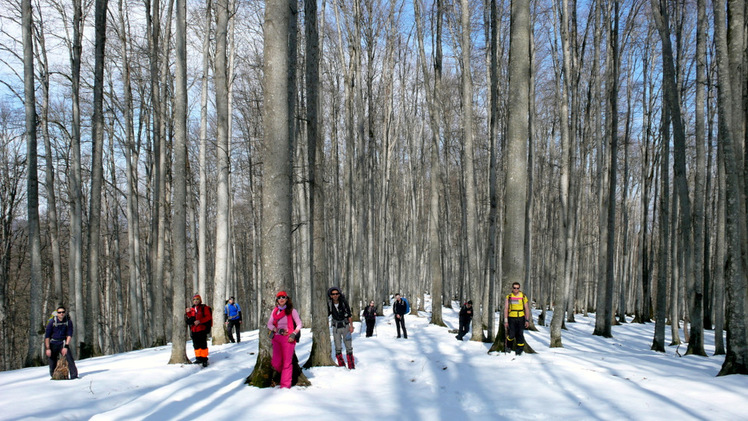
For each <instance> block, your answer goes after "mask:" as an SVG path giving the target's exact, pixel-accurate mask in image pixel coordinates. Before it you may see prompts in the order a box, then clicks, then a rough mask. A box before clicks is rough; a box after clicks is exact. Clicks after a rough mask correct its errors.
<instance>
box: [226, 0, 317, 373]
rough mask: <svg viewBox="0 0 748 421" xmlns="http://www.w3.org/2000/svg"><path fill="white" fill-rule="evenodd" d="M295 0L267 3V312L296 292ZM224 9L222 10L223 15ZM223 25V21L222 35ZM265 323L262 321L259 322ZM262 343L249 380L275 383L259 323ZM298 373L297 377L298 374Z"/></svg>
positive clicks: (264, 244)
mask: <svg viewBox="0 0 748 421" xmlns="http://www.w3.org/2000/svg"><path fill="white" fill-rule="evenodd" d="M290 1H295V0H272V1H270V2H268V3H267V5H266V7H265V26H264V30H265V32H264V37H265V38H264V39H265V44H264V57H265V64H264V73H263V74H264V75H263V86H264V88H265V102H264V115H263V132H264V136H265V137H264V141H263V142H262V157H263V172H262V173H263V188H262V210H263V211H262V221H261V227H262V228H261V229H262V252H261V253H262V256H261V260H262V276H263V291H262V309H263V312H262V314H264V315H267V314H270V312H271V310H272V308H273V306H274V302H275V301H274V298H275V293H276V292H277V291H279V290H281V289H283V290H285V291H290V290H293V289H292V288H293V285H294V280H293V265H292V257H291V183H292V179H291V160H292V157H293V154H292V149H291V133H289V130H290V128H289V126H288V119H289V116H290V115H291V114H292V113H293V110H292V109H289V104H290V103H291V102H290V101H289V98H288V95H289V93H290V92H291V90H290V88H289V86H288V83H289V80H288V77H287V74H288V72H289V70H290V69H289V65H290V63H289V51H288V50H289V47H290V46H289V42H288V39H289V36H290V35H289V29H290V27H291V25H290V20H291V19H292V18H294V19H295V16H293V17H292V16H291V13H290V11H291V10H292V6H291V4H290V3H289V2H290ZM221 13H223V12H222V11H219V19H220V14H221ZM220 27H221V25H220V24H219V25H218V28H219V33H220ZM260 321H261V322H262V320H260ZM260 331H261V332H262V333H261V334H260V344H259V350H258V352H257V362H255V367H254V370H253V371H252V373H251V374H250V375H249V376H248V377H247V379H246V383H247V384H249V385H251V386H257V387H268V386H270V384H271V382H272V377H273V369H272V366H271V364H270V360H271V357H272V345H271V342H270V337H269V336H268V335H266V333H267V332H266V329H265V328H263V327H260ZM297 373H298V380H296V377H297V376H296V374H297ZM294 380H295V382H294V384H296V385H309V384H310V383H309V381H308V380H307V379H306V376H304V374H303V372H301V370H300V369H298V363H295V364H294Z"/></svg>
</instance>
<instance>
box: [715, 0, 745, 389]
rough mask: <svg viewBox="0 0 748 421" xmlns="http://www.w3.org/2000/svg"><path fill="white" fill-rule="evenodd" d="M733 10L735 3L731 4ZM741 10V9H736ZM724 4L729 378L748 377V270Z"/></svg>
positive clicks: (720, 15) (720, 38)
mask: <svg viewBox="0 0 748 421" xmlns="http://www.w3.org/2000/svg"><path fill="white" fill-rule="evenodd" d="M731 6H732V3H731ZM737 6H738V8H739V7H740V6H739V5H737ZM725 9H726V8H725V3H724V0H715V1H714V37H715V44H716V50H717V68H718V78H719V79H718V80H719V83H718V84H719V92H718V99H717V106H718V109H719V137H720V140H719V142H720V143H721V144H722V146H723V148H724V153H723V154H722V158H723V159H724V166H725V203H726V206H725V207H726V209H725V210H726V215H727V220H726V221H725V242H726V243H727V250H726V251H727V256H726V258H727V260H726V262H727V263H726V265H725V287H726V288H725V289H726V292H727V304H726V307H725V308H726V310H727V311H726V312H727V315H726V317H725V319H726V323H727V330H728V332H729V334H728V335H727V355H726V356H725V362H724V363H723V364H722V369H721V370H720V371H719V374H718V375H720V376H724V375H728V374H748V339H747V338H748V332H747V331H746V320H745V301H746V300H745V296H746V295H745V294H746V282H745V279H746V270H745V266H744V260H743V250H744V248H743V247H744V243H743V236H742V233H743V230H744V229H745V228H744V225H745V205H744V204H745V202H744V200H743V194H742V193H743V192H742V189H741V185H740V179H741V176H740V172H739V170H740V167H739V165H738V162H736V161H738V160H739V158H740V155H739V154H738V153H737V152H738V151H739V147H737V146H736V144H737V143H738V139H736V138H734V137H733V136H734V130H733V126H734V125H735V124H736V122H735V121H733V118H735V117H736V116H735V114H734V113H732V112H731V110H732V108H731V106H732V105H733V104H734V103H733V102H732V98H733V95H739V92H735V91H734V90H733V86H732V85H731V81H730V80H729V75H728V71H727V69H728V68H729V67H728V65H729V63H730V61H735V59H734V58H731V55H732V54H739V53H740V51H737V52H736V51H734V50H728V45H727V39H726V38H727V34H726V32H727V31H726V29H725V26H726V25H725V22H726V20H727V19H726V16H725Z"/></svg>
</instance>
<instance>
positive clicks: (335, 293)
mask: <svg viewBox="0 0 748 421" xmlns="http://www.w3.org/2000/svg"><path fill="white" fill-rule="evenodd" d="M330 295H340V293H339V292H333V293H332V294H330Z"/></svg>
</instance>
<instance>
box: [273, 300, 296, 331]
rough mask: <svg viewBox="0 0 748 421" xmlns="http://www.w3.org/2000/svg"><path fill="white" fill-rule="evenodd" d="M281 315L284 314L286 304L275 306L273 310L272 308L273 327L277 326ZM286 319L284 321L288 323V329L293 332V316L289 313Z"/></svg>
mask: <svg viewBox="0 0 748 421" xmlns="http://www.w3.org/2000/svg"><path fill="white" fill-rule="evenodd" d="M283 316H286V306H283V308H280V307H276V308H275V310H273V324H274V325H275V327H278V320H280V319H281V318H283ZM286 317H288V319H287V320H286V323H287V324H288V331H289V332H293V325H294V322H293V317H292V316H291V315H290V314H289V315H288V316H286Z"/></svg>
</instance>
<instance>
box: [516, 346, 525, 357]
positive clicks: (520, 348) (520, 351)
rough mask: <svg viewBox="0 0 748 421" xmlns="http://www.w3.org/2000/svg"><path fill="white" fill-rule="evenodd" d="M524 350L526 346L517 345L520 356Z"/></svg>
mask: <svg viewBox="0 0 748 421" xmlns="http://www.w3.org/2000/svg"><path fill="white" fill-rule="evenodd" d="M524 350H525V347H524V346H519V347H517V356H518V357H519V356H520V355H522V351H524Z"/></svg>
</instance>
